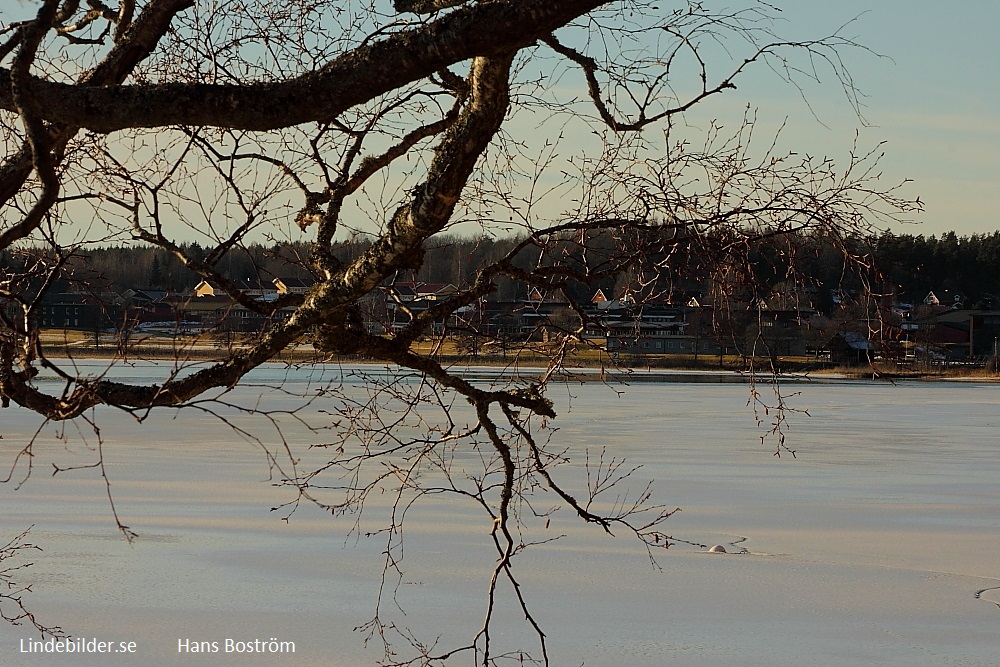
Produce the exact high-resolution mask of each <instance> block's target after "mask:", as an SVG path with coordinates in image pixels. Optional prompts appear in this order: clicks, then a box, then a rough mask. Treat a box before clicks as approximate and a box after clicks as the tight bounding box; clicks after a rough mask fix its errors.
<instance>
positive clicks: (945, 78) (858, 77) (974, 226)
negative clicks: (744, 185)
mask: <svg viewBox="0 0 1000 667" xmlns="http://www.w3.org/2000/svg"><path fill="white" fill-rule="evenodd" d="M782 4H783V5H784V12H783V13H784V15H785V16H786V18H787V24H786V25H785V26H784V28H783V29H782V32H783V33H786V34H788V35H790V36H796V37H797V36H799V35H803V36H819V35H822V34H823V33H824V32H827V31H829V30H830V29H832V28H835V27H836V26H838V25H840V24H841V23H843V22H844V21H846V20H849V19H851V18H853V17H855V16H858V19H857V20H856V21H855V22H854V23H852V24H851V25H849V26H847V27H846V28H845V29H844V34H845V35H847V36H850V37H854V38H856V39H857V40H858V41H860V42H862V43H864V44H865V45H866V46H868V47H870V48H871V49H873V50H875V51H877V52H878V53H880V54H883V55H884V56H887V57H886V58H877V57H874V56H871V55H868V54H864V53H862V52H856V53H845V59H846V61H847V63H848V65H849V66H850V69H851V73H852V75H853V76H854V79H855V82H856V83H857V85H858V86H859V87H860V88H861V89H862V91H863V92H864V93H865V94H866V95H867V96H868V97H867V98H866V99H865V104H866V105H867V108H866V109H865V110H864V114H865V117H866V119H867V120H868V122H869V123H870V124H871V127H868V128H864V129H862V131H861V139H862V141H863V142H865V141H867V142H869V144H873V143H875V142H877V141H880V140H885V141H886V142H887V144H886V157H885V159H884V161H883V166H884V171H883V173H884V175H885V178H886V179H887V180H889V181H891V180H899V179H902V178H910V179H913V181H914V183H913V184H912V185H911V186H909V187H908V189H907V192H908V193H910V194H912V195H913V196H919V197H920V198H921V200H922V201H924V202H925V205H926V212H925V213H924V214H923V215H921V216H919V218H918V219H919V221H920V224H919V225H916V226H909V225H908V226H905V227H900V228H897V229H898V231H902V232H906V233H911V234H925V235H930V234H938V235H939V234H940V233H942V232H944V231H947V230H954V231H956V232H957V233H959V234H960V235H961V234H972V233H984V232H992V231H995V230H998V229H1000V75H998V74H997V64H998V62H1000V39H998V38H997V35H996V33H997V30H998V29H1000V2H997V0H951V1H950V2H941V1H937V0H877V1H876V2H871V1H869V2H863V1H861V0H838V1H837V2H818V1H815V0H804V1H801V2H786V3H782ZM803 33H804V34H803ZM890 59H891V60H890ZM760 90H761V93H762V95H768V96H770V95H771V94H772V93H773V94H774V95H777V96H778V97H779V99H780V98H781V97H782V96H783V95H785V94H788V93H787V91H786V93H781V92H779V91H778V90H777V88H772V87H771V86H769V85H766V86H763V87H762V88H761V89H760ZM741 92H742V93H743V94H744V95H746V96H748V97H750V98H753V97H754V91H753V90H751V89H750V87H743V88H742V89H741ZM837 92H838V91H837V89H836V87H834V86H830V85H826V86H824V87H822V88H818V89H816V90H810V91H809V97H810V100H811V101H812V103H813V106H814V108H815V109H816V111H817V114H818V115H819V117H820V119H821V120H822V121H823V122H824V123H825V124H826V125H827V126H828V127H829V128H830V129H825V128H823V127H822V126H821V125H818V124H816V123H815V122H813V121H812V120H811V118H809V114H808V112H807V113H805V114H803V113H802V108H801V106H795V103H794V102H793V101H792V98H791V97H789V98H788V99H789V104H790V109H789V113H790V119H791V121H792V122H791V125H790V128H789V133H788V135H786V139H787V140H788V143H789V144H790V145H793V144H798V145H799V146H801V149H802V150H803V151H805V150H811V151H814V152H824V153H828V154H831V155H833V156H834V157H837V156H838V148H839V149H840V150H842V147H843V144H844V142H845V141H849V140H850V137H851V132H852V130H853V127H854V126H855V125H857V119H856V118H855V117H853V116H852V114H851V112H850V108H849V106H848V105H847V104H845V103H844V102H842V101H841V100H840V99H838V98H837ZM754 101H755V103H757V104H759V105H760V106H761V107H762V108H765V107H769V106H770V104H771V102H772V101H773V98H772V99H771V100H768V99H764V98H757V99H755V100H754ZM798 104H799V105H801V103H798ZM769 113H773V109H770V110H769Z"/></svg>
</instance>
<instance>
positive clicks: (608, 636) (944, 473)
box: [0, 367, 1000, 667]
mask: <svg viewBox="0 0 1000 667" xmlns="http://www.w3.org/2000/svg"><path fill="white" fill-rule="evenodd" d="M147 370H148V369H144V368H136V369H132V370H131V371H130V372H131V373H133V374H135V375H136V377H140V378H141V377H143V373H144V372H146V371H147ZM286 373H287V371H285V370H283V369H282V368H279V367H274V368H270V369H267V370H266V371H265V372H264V374H263V375H262V378H263V379H262V380H261V381H264V379H267V380H274V379H279V378H283V377H285V375H284V374H286ZM297 373H298V374H297ZM289 378H290V379H291V380H293V381H295V382H299V383H301V384H303V386H305V384H304V383H305V381H304V379H303V378H302V377H301V372H299V371H295V372H293V373H292V375H291V376H289ZM293 384H294V382H293ZM309 386H310V387H311V386H312V385H309ZM617 389H618V390H619V391H621V390H622V389H623V388H622V387H618V388H617ZM761 389H762V391H764V392H765V397H767V392H768V391H769V389H768V387H766V386H765V387H761ZM787 390H788V391H795V392H799V395H798V396H796V397H793V398H792V399H790V400H791V404H792V406H793V407H796V408H800V409H808V411H809V413H810V415H811V416H806V415H804V414H793V415H791V418H790V423H789V424H788V430H787V434H786V435H787V442H788V445H789V446H790V447H791V448H792V449H795V450H796V454H797V456H796V458H792V457H791V456H789V455H787V454H785V455H783V456H782V457H781V458H776V457H774V456H772V452H773V448H774V442H773V440H768V441H766V442H765V443H763V444H762V443H761V441H760V436H761V435H762V433H763V431H764V430H766V428H758V427H757V426H756V425H755V422H754V419H753V415H752V412H751V410H750V408H748V407H747V399H748V397H749V394H748V389H747V387H746V386H743V385H737V384H705V383H672V384H637V385H634V386H630V387H625V388H624V392H623V393H622V394H621V395H619V394H618V393H616V391H613V390H612V389H609V388H607V387H604V386H602V385H599V384H585V385H573V386H567V387H563V388H558V387H554V388H553V389H552V390H551V395H552V398H553V399H554V400H555V401H556V403H557V409H558V411H559V413H560V416H559V418H558V419H557V420H556V422H555V424H556V425H557V426H558V427H559V429H560V430H559V431H557V432H556V434H555V435H554V440H553V442H554V443H562V444H563V445H564V446H566V447H569V454H570V456H571V457H572V463H571V464H570V465H569V466H564V467H563V468H560V469H559V474H560V475H561V476H562V479H565V480H567V481H570V482H572V481H573V480H579V479H580V475H581V474H582V473H581V468H580V465H581V464H582V461H583V451H584V449H585V448H590V449H591V451H592V452H596V451H597V450H599V449H600V448H602V447H606V448H607V449H608V452H609V453H613V454H614V455H616V456H625V457H627V458H628V459H629V460H630V461H631V462H633V463H637V464H642V466H643V467H642V468H641V469H640V471H639V472H638V473H636V479H637V480H644V479H647V478H651V479H655V480H657V484H656V486H655V489H656V498H657V499H658V500H660V501H662V502H663V503H665V504H668V505H670V506H679V507H681V508H683V511H682V512H680V513H678V514H676V515H675V516H674V517H672V518H671V519H670V520H669V522H668V531H669V532H672V533H673V535H674V536H675V537H676V538H680V539H683V540H687V541H690V542H695V543H698V544H705V545H708V546H711V545H713V544H721V545H724V546H726V548H727V550H728V551H729V553H727V554H709V553H706V552H705V550H704V549H701V548H696V547H693V546H689V545H684V544H678V545H677V546H676V547H675V548H672V549H671V550H669V551H667V552H665V553H662V554H660V564H661V566H662V568H663V569H662V571H659V570H656V569H654V568H652V567H651V566H650V564H649V561H648V559H647V557H646V554H645V552H644V551H643V550H642V549H639V548H638V547H637V545H636V544H635V543H634V542H632V541H630V540H629V539H627V537H625V536H622V537H620V538H618V539H613V538H609V537H607V536H605V535H603V534H601V533H599V532H597V531H595V530H594V529H593V528H590V527H586V526H581V525H579V524H578V523H577V522H576V521H574V520H573V519H572V517H571V516H569V514H568V513H565V512H564V513H561V514H563V515H559V514H557V516H556V518H555V519H554V520H553V521H552V524H551V525H550V527H549V529H548V531H547V532H544V533H542V534H540V535H539V536H540V537H542V538H545V537H549V536H554V535H556V534H565V535H566V537H565V538H562V539H560V540H557V541H555V542H552V543H549V544H545V545H541V546H538V547H535V548H533V549H529V550H528V551H526V552H525V553H524V555H522V556H519V557H518V558H517V559H516V561H515V566H516V567H517V570H518V572H519V573H520V575H521V578H522V581H523V583H524V586H525V589H526V591H527V594H528V601H529V604H530V605H531V607H532V609H533V610H534V612H535V613H536V614H537V616H538V619H539V620H540V622H541V623H542V625H543V627H544V628H545V630H546V631H547V633H548V635H549V638H550V645H549V653H550V657H551V659H552V664H553V665H579V664H581V663H582V664H585V665H588V666H593V667H610V666H615V667H619V666H621V665H635V666H641V665H667V664H669V665H699V666H704V665H718V666H722V665H727V666H728V665H733V666H735V665H741V666H744V665H762V666H763V665H768V666H781V665H788V666H792V665H803V664H809V665H811V666H812V667H816V666H819V667H824V666H830V667H833V666H836V667H842V666H843V665H861V664H877V665H887V666H888V665H900V666H902V665H907V666H913V665H928V666H930V665H935V666H936V665H955V666H958V665H996V664H998V663H1000V634H998V632H997V627H998V623H1000V608H998V607H997V602H1000V589H998V588H997V587H1000V558H998V554H1000V530H998V529H1000V525H998V524H1000V512H998V511H997V510H998V507H1000V484H998V481H1000V480H998V471H1000V465H998V458H1000V456H998V445H997V438H996V432H997V426H998V423H1000V410H998V408H1000V392H998V390H997V388H996V387H994V386H990V385H981V384H956V383H916V382H914V383H901V384H897V385H895V386H891V385H884V384H871V383H837V384H823V383H813V384H810V383H805V384H796V385H795V386H794V387H788V388H787ZM262 391H263V390H261V389H255V388H247V389H239V390H237V391H236V392H233V393H232V394H231V395H230V396H229V397H228V398H229V399H233V400H237V401H243V402H246V403H248V404H250V403H252V402H253V401H255V400H256V398H255V396H256V395H259V394H261V393H262ZM255 392H256V393H255ZM269 400H271V401H274V402H280V401H289V400H291V399H290V398H289V397H283V396H278V395H275V394H269ZM313 407H314V408H316V409H321V407H322V406H321V404H316V405H314V406H313ZM762 416H763V415H762ZM2 417H3V423H2V427H0V428H2V434H3V436H4V437H3V439H2V440H0V452H2V454H3V457H4V460H5V461H12V460H13V455H14V453H15V452H16V451H17V450H18V449H19V448H20V447H22V446H23V444H24V442H25V441H26V438H27V437H29V436H30V435H31V434H32V433H33V432H34V430H35V429H36V428H37V426H38V422H37V420H36V419H35V418H34V417H33V416H32V415H30V414H28V413H26V412H24V411H19V410H17V409H15V408H11V409H8V410H4V411H3V415H2ZM173 417H174V415H173V413H170V412H164V413H163V414H159V415H154V416H153V417H151V418H150V419H149V420H148V422H147V423H146V424H144V425H142V426H139V425H138V424H136V423H134V421H133V420H131V418H130V417H128V416H126V415H122V414H120V413H113V412H110V411H108V412H105V413H103V414H101V415H100V418H101V423H102V429H103V430H102V433H103V435H104V438H105V444H104V448H105V459H106V461H107V464H108V472H109V475H110V477H111V479H112V483H113V492H114V498H115V503H116V506H117V509H118V511H119V514H120V515H121V516H122V519H123V521H124V522H125V523H127V524H128V525H129V526H131V527H132V528H133V529H135V530H136V531H137V532H138V533H139V534H140V538H139V539H138V540H137V541H136V542H135V544H134V545H132V546H129V545H127V544H126V543H125V542H124V541H122V540H121V539H120V538H119V537H118V535H117V533H116V531H115V528H114V524H113V520H112V518H111V515H110V510H109V507H108V502H107V498H106V495H105V488H104V483H103V480H101V479H100V478H99V477H98V476H97V475H95V474H94V471H92V470H89V471H88V470H79V471H72V472H65V473H60V474H59V475H57V476H56V477H54V478H53V477H51V476H50V474H49V473H50V472H51V470H52V469H51V462H53V461H54V462H56V463H58V464H60V465H70V464H72V463H85V462H89V461H93V460H94V454H93V451H92V450H91V449H88V447H93V446H94V444H95V443H94V440H93V437H92V436H91V437H89V438H88V440H87V442H86V443H85V442H84V441H83V440H82V439H81V438H80V437H79V436H77V435H76V434H75V432H74V431H72V430H71V429H67V430H66V433H65V436H66V439H65V440H60V439H57V438H56V437H54V435H55V433H56V431H57V430H58V429H60V428H61V427H60V426H58V425H53V424H48V425H46V426H44V427H43V430H42V438H41V439H40V440H39V444H38V445H37V446H36V450H35V466H36V469H35V470H34V472H33V474H32V476H31V478H30V479H29V480H28V481H27V483H25V484H24V485H23V486H21V487H20V488H19V489H15V488H14V486H13V484H6V485H4V486H3V487H0V502H2V503H3V505H2V506H3V518H2V523H0V537H10V536H12V535H13V534H14V533H15V532H18V531H20V530H22V529H24V528H25V527H27V526H29V525H34V528H33V530H32V532H31V541H32V542H34V543H36V544H38V545H40V546H41V547H42V548H43V549H44V552H42V553H39V554H37V555H36V556H35V557H34V558H33V560H34V562H35V565H34V566H33V567H32V568H31V569H30V570H27V571H26V572H25V573H24V575H22V578H24V577H27V579H28V580H29V581H30V582H31V583H33V587H34V592H33V593H32V594H30V595H29V596H28V598H27V599H28V601H29V602H30V605H31V607H32V609H33V610H34V611H36V612H37V614H38V616H39V618H40V619H41V620H43V621H45V622H52V623H58V624H61V625H63V626H64V627H65V628H66V629H67V630H68V631H70V632H71V633H72V634H73V635H74V636H83V637H92V636H93V637H97V638H99V639H106V640H115V641H118V640H131V641H136V642H137V643H138V646H139V655H138V657H137V658H135V659H134V660H132V661H131V662H130V659H129V658H126V657H124V656H116V657H115V659H114V660H113V661H112V660H109V659H108V657H107V656H90V657H86V656H82V657H81V656H73V657H72V658H69V657H66V656H61V657H60V658H56V659H53V657H52V656H45V655H32V654H22V653H19V652H18V642H19V640H20V639H21V638H28V637H31V636H32V635H31V634H30V633H29V632H28V631H27V630H26V629H24V628H13V627H8V626H0V664H3V665H49V664H65V665H70V664H72V665H88V664H93V665H104V664H121V665H131V664H135V665H179V664H185V665H198V664H206V665H212V664H223V663H227V664H235V663H233V662H232V661H233V658H232V657H231V656H229V657H227V656H224V655H217V656H211V655H209V656H204V655H202V656H197V655H190V654H186V655H185V654H178V652H177V640H178V639H180V638H190V639H196V640H216V641H219V640H221V639H223V638H226V637H233V638H237V639H239V638H262V639H268V638H271V637H278V638H279V639H282V640H291V641H295V643H296V648H297V651H296V653H295V655H294V656H281V657H280V658H278V657H274V656H266V657H260V658H258V659H257V660H256V661H255V660H254V659H247V658H246V657H245V656H244V658H242V659H240V661H239V664H281V665H317V664H324V665H371V664H375V662H376V660H377V659H378V658H379V657H380V656H381V652H380V651H377V650H374V648H375V647H372V646H369V648H367V649H366V648H365V645H364V641H363V640H364V636H363V634H361V633H358V632H355V631H354V630H353V629H354V628H355V627H356V626H358V625H360V624H362V623H364V622H365V621H367V620H369V619H370V617H371V614H372V613H373V609H374V596H375V593H376V590H377V588H376V587H377V583H378V577H379V573H380V572H381V562H382V557H381V555H380V554H381V552H382V550H383V546H384V545H383V544H382V543H381V542H380V541H378V540H375V539H365V538H363V537H362V538H360V539H356V538H353V537H352V538H350V539H348V538H346V535H347V532H348V530H349V529H350V527H351V525H352V524H351V519H332V518H330V517H329V516H328V515H325V514H323V513H322V512H320V511H318V510H316V509H314V508H310V507H304V508H302V509H301V510H300V511H299V512H298V513H296V514H295V515H294V516H293V517H292V519H291V520H290V521H289V522H287V523H286V522H284V521H282V520H281V519H280V516H279V515H276V513H273V512H271V511H270V508H271V507H273V506H276V505H278V504H281V503H282V502H284V501H287V500H288V499H289V492H288V490H287V489H281V488H275V487H274V486H272V484H271V483H270V481H269V474H268V467H267V464H266V460H265V457H264V455H263V453H262V451H261V450H260V449H259V448H258V447H256V446H255V445H253V444H249V443H247V442H244V441H241V440H240V439H238V438H236V437H234V435H233V433H232V431H230V430H229V429H227V428H225V427H224V426H222V425H221V424H219V423H218V421H217V420H215V419H214V418H212V417H209V416H207V415H198V414H197V413H195V412H193V411H186V412H184V413H181V416H178V418H176V419H174V418H173ZM765 419H767V417H765ZM256 426H257V427H258V428H263V426H262V425H261V424H257V425H256ZM292 435H293V436H294V437H292V438H291V440H292V445H293V446H298V445H299V444H301V443H305V442H307V437H306V434H298V435H295V434H294V433H293V434H292ZM16 478H17V476H16V473H15V479H16ZM637 486H639V485H637ZM489 529H490V525H489V522H488V520H484V517H483V516H482V515H481V514H479V513H477V511H476V509H475V508H474V507H472V506H471V505H470V506H458V507H456V506H455V505H454V504H453V503H446V502H442V501H438V500H429V501H428V502H427V503H426V504H424V505H421V506H418V508H417V509H416V510H414V513H413V514H412V515H411V516H410V517H409V520H408V527H407V536H406V539H407V543H406V544H407V546H406V549H407V551H406V554H407V561H406V569H405V576H404V579H403V583H402V585H401V586H399V589H398V593H397V597H398V600H399V603H400V605H401V606H402V607H403V608H404V609H405V610H406V611H407V615H406V616H405V617H403V616H400V618H402V619H403V620H404V621H405V622H406V623H407V624H408V625H409V626H410V627H411V628H412V629H413V630H414V631H415V632H417V633H422V634H423V636H428V633H429V635H430V636H431V637H435V636H437V635H439V634H440V635H441V643H442V645H446V644H448V643H450V642H456V641H459V642H460V641H463V640H466V641H467V640H468V639H469V638H470V637H471V635H472V634H474V632H475V630H476V629H477V627H478V624H479V622H480V621H481V619H482V616H483V611H484V596H483V593H484V590H485V586H486V581H487V577H488V574H489V571H490V570H491V568H492V565H493V557H492V555H491V546H490V544H489V540H488V534H489ZM741 552H742V553H741ZM980 591H982V592H981V593H980V594H979V595H978V596H977V592H980ZM507 602H509V599H508V600H507ZM499 620H500V623H501V625H498V626H497V627H498V628H503V630H504V635H501V636H500V637H498V638H497V641H498V643H499V645H503V644H504V642H505V641H507V639H508V636H509V637H517V638H519V639H523V638H524V637H526V636H528V635H527V632H526V628H525V626H524V624H523V620H522V619H521V618H520V615H519V613H517V610H516V609H515V608H513V607H510V606H506V607H504V611H503V612H502V613H501V614H500V619H499ZM511 641H512V640H511ZM527 644H528V646H531V643H530V641H529V642H527ZM471 663H472V660H471V658H470V657H469V656H465V657H464V658H459V659H457V660H456V661H455V664H471Z"/></svg>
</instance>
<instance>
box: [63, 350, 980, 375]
mask: <svg viewBox="0 0 1000 667" xmlns="http://www.w3.org/2000/svg"><path fill="white" fill-rule="evenodd" d="M44 351H45V354H46V355H47V356H49V357H51V358H52V359H69V358H73V359H79V360H85V359H93V360H119V361H125V362H130V361H175V360H178V359H179V360H181V361H190V362H217V361H222V360H224V359H225V358H226V357H227V356H228V355H227V353H226V350H223V349H217V348H212V347H209V346H188V347H182V346H179V347H178V348H174V347H172V346H168V345H142V346H135V347H132V348H130V349H129V350H128V353H127V354H126V355H121V354H120V352H119V350H118V349H117V348H116V347H114V346H111V345H107V346H101V347H98V348H94V347H91V346H86V347H85V346H73V347H72V348H67V347H64V346H46V347H45V348H44ZM436 359H437V360H438V361H439V362H440V363H442V364H443V365H445V366H446V367H452V368H454V367H466V368H498V369H516V370H517V372H518V373H519V374H520V375H522V376H524V375H530V374H533V373H534V372H538V373H540V372H542V371H543V370H544V361H545V359H544V357H542V356H541V355H525V354H523V353H522V354H511V355H510V356H508V357H507V358H504V357H503V356H500V355H496V356H493V355H491V356H479V357H467V356H466V357H459V356H438V357H436ZM648 361H650V362H656V363H657V364H663V361H664V360H662V359H650V360H648ZM271 362H273V363H290V364H337V363H341V364H358V365H365V364H382V363H384V362H380V361H376V360H372V359H368V358H364V357H327V356H324V355H322V354H320V353H318V352H316V351H315V350H313V349H312V348H311V346H299V347H298V348H295V349H288V350H284V351H282V352H281V353H280V354H278V355H276V356H275V357H274V358H273V359H272V360H271ZM766 363H767V362H766V360H762V367H761V368H758V369H754V370H753V371H751V370H749V369H739V368H732V367H730V368H727V367H723V368H719V367H718V366H716V367H714V368H713V367H712V366H710V365H708V364H705V365H699V366H694V367H692V366H691V365H689V364H679V365H677V366H667V365H662V366H661V365H651V364H646V365H644V366H641V367H640V366H633V367H623V366H622V367H615V366H611V365H608V364H603V365H602V364H601V363H600V361H599V360H591V359H583V360H575V365H574V366H571V367H568V368H567V369H566V371H565V372H562V373H558V374H557V375H556V376H555V377H556V379H559V380H563V381H572V382H580V383H584V382H613V383H626V384H627V383H640V382H641V383H652V382H698V383H731V384H739V383H747V382H751V381H754V382H772V381H773V380H774V379H777V380H778V381H779V382H854V381H867V382H873V381H874V382H898V381H960V382H985V383H995V382H996V383H1000V375H995V374H990V373H988V372H987V371H986V370H985V369H982V368H969V367H951V368H943V369H927V370H914V369H873V368H871V367H867V366H857V367H837V368H810V367H808V366H809V365H808V364H802V363H801V362H790V363H786V362H784V361H782V368H781V369H780V371H779V372H778V373H776V374H775V373H772V372H771V370H770V369H769V368H766V367H764V364H766ZM803 366H807V367H805V368H803Z"/></svg>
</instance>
